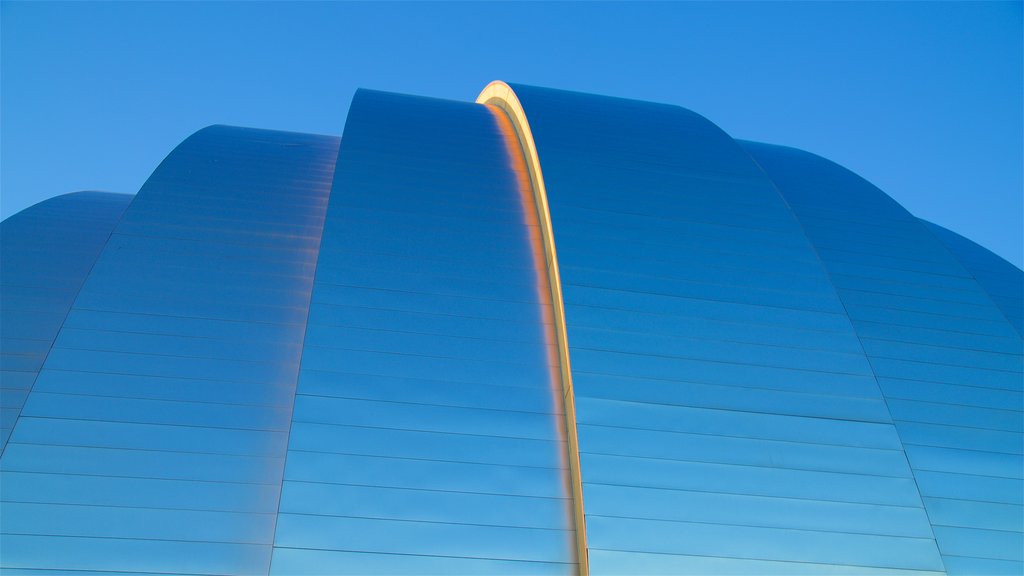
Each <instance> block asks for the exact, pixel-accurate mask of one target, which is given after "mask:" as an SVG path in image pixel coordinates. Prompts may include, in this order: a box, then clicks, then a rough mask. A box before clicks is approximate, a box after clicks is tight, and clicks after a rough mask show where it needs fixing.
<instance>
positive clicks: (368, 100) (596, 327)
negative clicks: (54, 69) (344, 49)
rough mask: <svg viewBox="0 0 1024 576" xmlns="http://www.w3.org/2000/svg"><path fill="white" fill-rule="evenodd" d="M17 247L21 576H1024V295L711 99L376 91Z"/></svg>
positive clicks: (8, 476) (1007, 268)
mask: <svg viewBox="0 0 1024 576" xmlns="http://www.w3.org/2000/svg"><path fill="white" fill-rule="evenodd" d="M542 159H543V170H542V169H541V161H542ZM0 232H2V238H0V240H2V242H0V250H2V260H0V287H2V294H0V296H2V298H0V328H2V341H0V343H2V349H0V355H2V356H0V357H2V365H0V388H2V405H0V408H2V409H3V417H4V420H3V428H2V430H0V432H2V435H3V440H2V442H6V446H4V447H3V449H2V456H0V485H2V490H0V499H2V501H3V502H2V506H0V550H2V555H0V564H2V566H0V569H2V571H3V572H4V573H5V574H6V573H11V574H20V573H43V572H46V573H49V572H54V573H56V572H60V573H86V572H88V573H120V574H124V573H187V574H211V575H212V574H267V573H270V572H273V573H277V574H346V573H348V574H371V573H392V574H396V573H399V574H400V573H405V574H485V573H486V574H490V573H494V574H566V573H581V574H586V573H590V572H592V573H594V574H684V573H697V574H777V575H782V574H787V575H788V574H823V573H833V574H840V573H842V574H865V575H881V574H901V575H903V576H932V575H938V574H951V575H952V574H988V573H994V574H998V573H1012V574H1019V573H1021V572H1022V571H1024V557H1022V553H1021V550H1024V526H1022V524H1024V472H1022V470H1024V465H1022V458H1024V448H1022V446H1024V409H1022V407H1024V382H1022V380H1024V378H1022V365H1024V360H1022V348H1024V341H1022V340H1021V336H1020V335H1021V330H1022V324H1021V321H1022V320H1021V319H1022V314H1024V312H1022V309H1024V272H1022V271H1020V270H1019V269H1017V268H1015V267H1013V266H1011V265H1010V264H1008V263H1007V262H1005V261H1003V260H1002V259H1000V258H998V257H996V256H995V255H993V254H992V253H990V252H988V251H986V250H985V249H983V248H981V247H980V246H977V245H976V244H973V243H972V242H970V241H969V240H966V239H964V238H962V237H960V236H958V235H956V234H954V233H952V232H950V231H948V230H945V229H943V228H941V227H938V226H935V225H933V224H930V223H927V222H924V221H922V220H919V219H917V218H915V217H913V216H911V215H910V214H909V213H907V211H906V210H904V209H903V208H902V207H900V206H899V205H898V204H897V203H896V202H895V201H893V200H892V199H891V198H889V197H887V196H885V195H884V194H883V193H882V192H881V191H879V190H877V189H876V188H874V187H873V186H871V185H870V184H868V183H867V182H865V181H864V180H862V179H860V178H858V177H856V176H854V175H853V174H851V173H849V172H848V171H846V170H844V169H842V168H840V167H838V166H836V165H834V164H832V163H830V162H827V161H825V160H823V159H821V158H818V157H815V156H813V155H810V154H807V153H804V152H800V151H795V150H791V149H785V148H780V147H776V146H769V145H763V144H755V143H747V142H737V141H735V140H733V139H732V138H730V137H729V136H728V135H726V134H725V133H723V132H722V131H721V130H720V129H718V128H717V127H716V126H714V125H713V124H711V123H710V122H708V121H707V120H705V119H704V118H702V117H700V116H698V115H697V114H694V113H692V112H690V111H687V110H684V109H682V108H678V107H674V106H667V105H662V104H653V103H647V102H637V101H632V100H623V99H616V98H607V97H602V96H594V95H587V94H578V93H571V92H563V91H557V90H549V89H543V88H532V87H525V86H516V87H511V86H509V85H507V84H504V83H502V82H494V83H491V84H490V85H488V86H487V87H486V88H485V89H484V91H483V92H482V93H481V95H480V96H479V98H478V101H477V103H475V104H474V103H469V102H463V103H460V102H450V101H444V100H435V99H429V98H420V97H413V96H402V95H396V94H388V93H383V92H370V91H360V92H359V93H357V94H356V96H355V98H354V100H353V104H352V109H351V112H350V115H349V118H348V121H347V124H346V128H345V138H344V142H339V140H338V139H336V138H330V137H323V136H313V135H303V134H287V133H281V132H269V131H261V130H250V129H242V128H227V127H211V128H209V129H206V130H202V131H200V132H199V133H197V134H195V135H193V136H192V137H190V138H189V139H187V140H186V141H185V142H183V143H182V144H181V145H180V146H179V147H178V148H177V149H176V150H174V151H173V152H172V153H171V155H170V156H168V158H167V159H166V160H165V161H164V162H163V163H162V164H161V165H160V167H159V168H158V169H157V170H156V172H154V174H153V176H152V177H151V178H150V179H149V180H148V181H147V183H146V185H145V186H144V188H143V189H142V191H141V192H140V194H139V195H138V196H137V197H134V199H132V198H130V197H126V196H118V195H107V194H99V193H79V194H73V195H68V196H64V197H60V198H57V199H54V200H52V201H47V202H44V203H42V204H40V205H38V206H36V207H33V208H31V209H29V210H27V211H25V212H23V213H21V214H18V215H16V216H15V217H13V218H11V219H9V220H7V221H5V222H4V223H3V225H2V226H0ZM556 240H557V245H558V251H557V254H556V251H555V244H556ZM570 357H571V358H570ZM570 360H571V362H570ZM8 434H9V436H10V437H9V440H8V439H7V436H8ZM584 496H585V498H584Z"/></svg>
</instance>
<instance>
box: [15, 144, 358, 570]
mask: <svg viewBox="0 0 1024 576" xmlns="http://www.w3.org/2000/svg"><path fill="white" fill-rule="evenodd" d="M337 145H338V139H337V138H330V137H321V136H310V135H303V134H288V133H281V132H270V131H263V130H251V129H242V128H229V127H223V126H217V127H211V128H207V129H204V130H201V131H200V132H198V133H196V134H195V135H193V136H192V137H190V138H189V139H187V140H186V141H185V142H183V143H182V144H181V145H180V146H179V147H178V148H177V149H175V150H174V152H172V153H171V154H170V155H169V156H168V157H167V159H165V160H164V162H163V163H162V164H161V165H160V166H159V167H158V168H157V169H156V171H155V172H154V173H153V175H152V176H151V177H150V178H149V180H148V181H147V182H146V184H145V185H144V186H143V188H142V190H141V191H140V192H139V194H138V195H137V196H136V197H135V198H134V200H133V201H132V203H131V205H130V206H129V207H128V209H127V210H126V211H125V212H124V214H123V216H122V217H121V219H120V221H119V222H118V223H117V225H116V227H114V230H113V233H112V234H111V235H110V239H109V240H108V241H107V242H106V244H105V246H104V248H103V250H102V252H101V253H100V254H99V257H98V258H97V259H96V261H95V263H94V264H93V265H92V266H91V270H88V276H87V278H86V279H85V282H84V284H83V285H82V287H81V290H80V291H78V294H77V297H76V298H75V300H74V305H73V306H71V309H70V311H69V312H68V314H67V318H66V319H65V320H64V321H63V325H62V327H61V328H60V332H59V333H58V334H57V335H56V339H55V340H54V343H53V347H52V349H51V350H50V351H49V353H48V354H47V355H46V358H45V362H43V364H42V369H41V371H40V372H39V376H38V378H37V380H36V382H35V385H34V386H33V388H32V391H31V393H30V394H29V395H28V397H27V399H26V401H25V405H24V408H23V409H22V412H21V415H20V417H19V419H18V421H17V423H16V425H15V426H14V429H13V432H12V434H11V439H10V442H9V444H8V446H7V450H6V451H5V452H4V454H3V460H2V462H0V468H2V474H3V479H2V482H3V491H2V498H3V505H2V509H0V520H2V522H0V530H2V532H3V535H2V539H3V541H2V547H3V558H2V560H0V562H2V563H3V565H4V567H5V570H20V569H25V570H29V569H31V570H37V569H38V570H90V571H111V572H120V571H128V572H180V573H195V574H223V573H238V574H246V573H258V572H263V573H266V571H267V569H268V567H269V562H270V556H271V545H272V543H273V533H274V527H275V523H276V520H277V503H278V497H279V494H280V489H281V488H280V487H281V476H282V472H283V470H282V469H283V464H284V457H285V449H286V444H287V434H288V425H289V420H290V415H291V408H292V401H293V395H294V387H295V382H296V377H297V375H298V366H299V354H300V353H301V339H302V334H303V333H304V331H305V316H306V312H307V310H308V303H309V296H310V291H311V288H312V281H313V270H314V267H315V264H316V254H317V246H318V244H319V238H320V232H321V228H322V224H323V218H324V211H325V208H326V203H327V194H328V192H329V189H330V182H331V176H332V175H333V171H334V170H333V169H334V161H335V158H336V154H337Z"/></svg>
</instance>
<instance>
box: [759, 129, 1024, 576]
mask: <svg viewBox="0 0 1024 576" xmlns="http://www.w3.org/2000/svg"><path fill="white" fill-rule="evenodd" d="M744 146H745V147H746V149H747V150H748V151H749V152H750V153H751V155H752V156H753V157H754V158H755V159H756V160H757V162H758V163H760V165H761V166H762V167H763V168H764V170H765V172H766V173H767V174H768V175H769V176H770V177H771V178H772V179H773V181H774V182H775V183H776V185H777V186H778V187H779V190H780V191H781V192H782V193H783V195H784V196H785V197H786V200H787V201H788V202H789V204H790V206H792V208H793V211H794V213H795V214H796V215H797V217H798V218H799V219H800V222H801V223H802V224H804V228H805V229H806V230H807V234H808V237H809V238H810V239H811V241H812V242H814V243H815V245H816V246H817V247H818V248H819V250H818V253H819V254H820V255H821V258H822V260H823V262H824V263H825V266H826V268H828V269H829V271H830V272H831V276H832V281H833V283H834V284H835V285H836V287H837V289H838V293H839V295H840V297H841V298H842V300H843V305H844V306H845V307H846V309H847V310H848V312H849V314H850V317H851V318H854V319H855V320H856V321H855V323H854V325H855V327H856V328H857V330H858V333H859V335H860V339H861V342H862V344H863V346H864V350H865V352H866V354H867V355H868V358H869V359H870V360H871V365H872V368H873V370H874V372H875V374H877V375H878V377H879V380H880V382H881V388H882V391H883V393H884V394H885V396H886V400H887V404H888V406H889V410H890V412H891V413H892V417H893V421H894V422H895V424H896V429H897V431H898V432H899V434H900V437H901V440H902V442H903V444H904V445H905V450H906V454H907V457H908V459H909V461H910V464H911V467H912V469H913V470H914V473H915V476H916V478H917V482H918V484H919V485H920V487H921V493H922V494H923V495H924V496H925V498H924V506H925V508H926V509H927V510H928V515H929V518H930V519H931V522H932V524H933V525H934V527H935V528H934V530H935V538H936V541H937V543H938V545H939V550H940V551H941V552H942V554H943V558H944V560H945V567H946V569H947V570H948V571H949V573H950V574H980V573H988V572H990V571H993V572H1001V571H1004V570H1006V569H1008V568H1014V567H1016V568H1017V569H1019V562H1020V561H1021V557H1020V550H1022V549H1024V547H1022V543H1024V536H1022V532H1024V530H1022V526H1021V518H1024V509H1022V508H1021V506H1020V489H1021V488H1020V479H1021V477H1022V473H1024V472H1022V471H1024V465H1022V456H1021V452H1022V450H1021V445H1022V438H1024V436H1022V432H1024V430H1022V427H1024V414H1022V406H1021V401H1020V398H1021V392H1022V375H1021V347H1022V343H1021V340H1020V339H1019V327H1018V328H1015V327H1014V325H1012V322H1014V321H1015V319H1016V318H1017V316H1016V315H1017V312H1016V311H1015V310H1016V308H1015V307H1014V306H1019V301H1020V300H1019V299H1020V288H1021V284H1020V282H1021V280H1020V279H1021V274H1022V273H1021V271H1020V270H1017V269H1016V268H1013V267H1012V266H1011V265H1009V264H1008V263H1005V262H1002V261H1001V260H999V259H998V258H997V257H995V256H994V255H992V254H986V251H984V250H983V249H982V248H980V247H978V246H976V245H973V244H968V243H967V241H966V240H964V239H962V238H960V237H958V236H955V235H953V234H952V233H950V232H948V231H945V230H943V229H941V228H938V227H936V226H933V225H929V224H927V223H924V222H923V221H921V220H918V219H917V218H914V217H913V216H911V215H910V214H909V213H907V212H906V211H905V210H904V209H903V208H901V207H900V206H898V205H897V204H896V203H895V202H893V200H892V199H891V198H889V197H888V196H886V195H885V194H883V193H882V192H881V191H879V190H878V189H877V188H875V187H873V186H872V185H871V184H869V183H867V182H866V181H864V180H863V179H861V178H859V177H857V176H855V175H853V174H852V173H850V172H848V171H846V170H845V169H843V168H841V167H839V166H837V165H835V164H832V163H831V162H828V161H827V160H824V159H822V158H819V157H816V156H813V155H811V154H808V153H806V152H801V151H799V150H793V149H788V148H781V147H778V146H769V145H765V144H755V143H745V144H744ZM840 210H841V211H840ZM826 214H827V217H826V216H825V215H826ZM880 220H881V221H883V222H884V223H885V225H884V228H883V227H881V226H879V221H880ZM834 222H842V228H841V230H837V229H836V228H834V227H833V226H832V224H833V223H834ZM939 238H941V239H942V241H940V240H939ZM833 246H834V247H833ZM947 247H949V248H950V249H952V250H953V251H954V252H955V253H957V255H958V256H959V259H958V258H955V257H954V256H953V254H951V253H950V251H949V250H948V249H947ZM1000 262H1001V264H1000ZM850 264H855V265H856V268H850ZM965 267H966V269H965ZM1014 285H1016V290H1013V289H1011V287H1012V286H1014ZM1014 298H1016V302H1017V304H1014ZM1014 492H1016V493H1014ZM1008 563H1018V564H1012V565H1011V564H1008Z"/></svg>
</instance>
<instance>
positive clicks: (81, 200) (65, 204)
mask: <svg viewBox="0 0 1024 576" xmlns="http://www.w3.org/2000/svg"><path fill="white" fill-rule="evenodd" d="M131 201H132V196H129V195H126V194H110V193H106V192H76V193H72V194H65V195H63V196H58V197H56V198H51V199H49V200H46V201H44V202H40V203H39V204H36V205H35V206H32V207H31V208H28V209H27V210H23V211H21V212H19V213H17V214H15V215H14V216H11V217H10V218H8V219H6V220H4V221H3V223H2V224H0V453H2V452H3V451H4V449H5V448H6V446H7V439H8V438H9V437H10V435H11V429H12V428H13V426H14V422H15V421H16V420H17V418H18V416H19V415H20V414H21V409H22V406H23V405H24V403H25V398H26V397H27V396H28V393H29V391H30V390H31V389H32V386H33V384H34V383H35V381H36V377H37V375H38V374H39V369H40V368H41V367H42V365H43V362H44V361H45V360H46V356H47V354H49V352H50V348H51V347H52V346H53V341H54V339H55V338H56V337H57V332H58V331H59V330H60V328H61V325H62V323H63V322H64V321H65V318H66V316H67V314H68V310H69V309H70V308H71V304H72V303H73V302H74V301H75V296H76V295H77V294H78V291H79V289H80V288H81V286H82V283H83V282H84V281H85V278H86V276H87V275H88V274H89V271H90V270H91V269H92V267H93V264H94V263H95V262H96V258H97V257H98V256H99V254H100V251H101V250H103V247H104V245H106V243H107V240H108V239H109V238H110V232H111V231H112V230H113V229H114V226H115V225H116V224H117V222H118V220H119V219H120V218H121V215H122V214H123V213H124V209H125V207H127V206H128V204H129V203H130V202H131Z"/></svg>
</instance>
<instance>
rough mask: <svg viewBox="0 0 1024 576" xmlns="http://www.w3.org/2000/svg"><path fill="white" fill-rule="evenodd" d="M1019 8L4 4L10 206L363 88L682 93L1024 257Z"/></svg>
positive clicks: (310, 125)
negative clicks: (202, 132) (507, 86)
mask: <svg viewBox="0 0 1024 576" xmlns="http://www.w3.org/2000/svg"><path fill="white" fill-rule="evenodd" d="M1022 30H1024V23H1022V3H1021V2H967V3H955V2H911V3H885V2H871V3H835V2H814V3H770V2H764V3H745V2H729V3H703V2H688V3H652V4H640V3H628V4H627V3H430V2H416V3H390V2H389V3H380V2H378V3H340V2H339V3H276V2H264V3H248V2H224V3H212V2H177V3H158V2H139V3H112V2H108V3H90V2H76V3H70V4H64V3H49V2H10V1H7V0H4V1H3V2H2V3H0V98H2V101H0V213H2V214H0V215H2V216H3V217H5V218H6V217H7V216H9V215H11V214H13V213H15V212H17V211H19V210H22V209H24V208H26V207H27V206H29V205H31V204H34V203H35V202H38V201H40V200H43V199H45V198H49V197H51V196H55V195H58V194H62V193H65V192H72V191H75V190H83V189H98V190H109V191H113V192H129V193H133V192H136V191H137V190H138V188H139V187H140V186H141V185H142V183H143V182H144V181H145V180H146V178H147V177H148V176H149V174H150V173H151V172H152V171H153V169H154V168H155V167H156V165H157V164H158V163H159V162H160V161H161V160H162V159H163V157H164V156H166V155H167V154H168V153H169V152H170V151H171V149H172V148H173V147H174V146H175V145H177V144H178V143H179V142H180V141H181V140H182V139H184V138H185V137H187V136H188V135H189V134H191V133H192V132H194V131H196V130H198V129H200V128H202V127H203V126H206V125H209V124H233V125H240V126H252V127H258V128H273V129H281V130H294V131H301V132H312V133H321V134H335V135H340V134H341V133H342V130H343V128H344V123H345V115H346V113H347V111H348V106H349V102H350V101H351V98H352V94H353V92H354V91H355V89H356V88H359V87H365V88H375V89H379V90H391V91H396V92H404V93H408V94H418V95H424V96H436V97H441V98H451V99H458V100H468V101H472V100H473V99H474V98H475V97H476V95H477V93H478V92H479V91H480V90H481V89H482V88H483V87H484V85H486V84H487V82H489V81H490V80H494V79H502V80H506V81H510V82H520V83H525V84H534V85H539V86H548V87H552V88H564V89H570V90H580V91H585V92H594V93H599V94H607V95H612V96H623V97H628V98H638V99H643V100H651V101H656V102H666V103H672V104H678V105H681V106H684V107H687V108H690V109H691V110H694V111H696V112H698V113H700V114H702V115H704V116H706V117H707V118H709V119H710V120H711V121H713V122H715V123H716V124H718V125H719V126H721V127H722V128H723V129H725V130H726V131H727V132H728V133H729V134H731V135H732V136H734V137H736V138H744V139H749V140H758V141H764V142H771V143H775V144H785V145H789V146H796V147H798V148H803V149H805V150H808V151H811V152H814V153H817V154H820V155H822V156H825V157H827V158H829V159H831V160H834V161H836V162H838V163H840V164H842V165H844V166H846V167H847V168H850V169H851V170H853V171H854V172H857V173H858V174H860V175H861V176H863V177H865V178H867V179H868V180H870V181H871V182H873V183H875V184H876V185H878V186H879V187H881V188H882V189H883V190H885V191H886V192H887V193H888V194H890V195H891V196H893V197H894V198H895V199H896V200H897V201H899V202H900V203H901V204H903V206H905V207H906V208H907V209H909V210H910V211H911V212H913V213H914V214H916V215H917V216H920V217H922V218H925V219H928V220H931V221H933V222H936V223H938V224H941V225H943V226H945V227H947V228H950V229H952V230H954V231H956V232H959V233H961V234H963V235H965V236H967V237H969V238H971V239H973V240H975V241H977V242H979V243H980V244H982V245H983V246H985V247H987V248H989V249H991V250H993V251H994V252H996V253H997V254H999V255H1001V256H1003V257H1004V258H1006V259H1007V260H1009V261H1010V262H1013V263H1014V264H1016V265H1017V266H1018V267H1020V266H1022V262H1024V223H1022V221H1024V192H1022V190H1024V160H1022V158H1024V96H1022V94H1024V40H1022Z"/></svg>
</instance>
